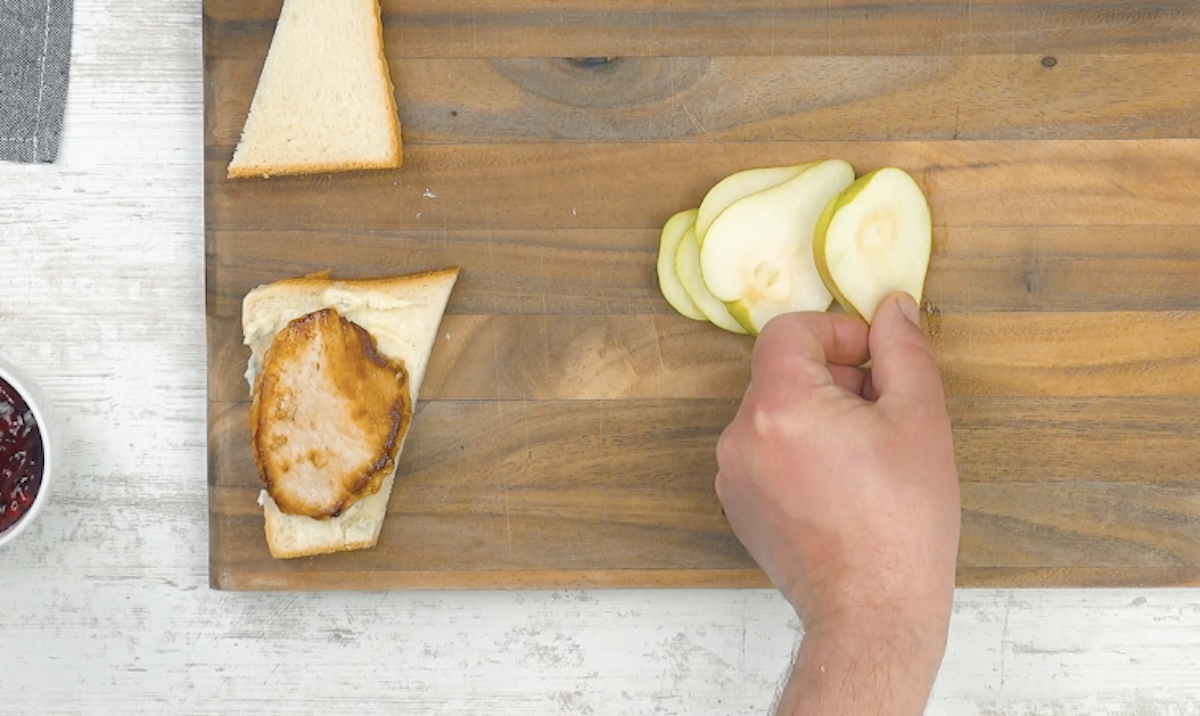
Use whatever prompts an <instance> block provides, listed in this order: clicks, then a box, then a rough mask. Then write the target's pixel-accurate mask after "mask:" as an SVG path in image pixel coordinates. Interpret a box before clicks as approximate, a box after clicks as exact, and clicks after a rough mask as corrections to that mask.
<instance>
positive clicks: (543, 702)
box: [0, 0, 1200, 716]
mask: <svg viewBox="0 0 1200 716" xmlns="http://www.w3.org/2000/svg"><path fill="white" fill-rule="evenodd" d="M199 18H200V3H199V1H198V0H163V1H162V2H160V3H156V4H155V5H154V6H153V8H152V9H146V6H144V5H140V4H137V3H105V2H101V0H77V2H76V22H77V30H76V35H75V48H74V67H73V75H72V84H71V90H70V99H69V102H68V115H67V121H66V136H65V140H64V144H63V151H62V155H61V159H60V162H59V163H58V164H56V165H54V166H24V165H16V164H0V352H3V353H4V354H5V355H7V356H8V357H10V358H11V359H13V360H15V361H17V362H18V363H20V364H21V365H23V366H25V367H26V368H27V369H28V371H29V372H31V373H32V374H34V376H35V377H36V378H37V379H39V380H40V381H41V383H42V384H43V387H44V388H45V390H46V392H47V393H48V394H49V396H50V397H51V399H52V400H53V401H54V402H55V403H56V404H57V406H58V409H59V412H60V414H61V417H62V426H63V431H64V439H65V444H66V451H65V452H66V454H65V466H64V472H63V474H62V476H61V480H60V484H59V487H58V490H57V492H56V494H55V499H54V501H53V503H52V504H51V505H50V508H49V510H48V511H47V512H46V513H45V514H44V516H43V519H42V520H41V522H40V523H39V524H38V525H37V527H36V529H34V530H33V531H32V532H31V533H29V534H28V535H27V536H26V537H25V538H24V539H23V540H21V541H20V542H19V543H18V544H16V545H14V546H13V547H11V548H9V549H6V550H5V551H4V552H0V575H2V576H0V640H2V641H0V650H2V652H3V654H4V655H5V661H4V665H3V668H0V703H2V704H3V706H0V712H3V713H6V714H8V713H12V714H25V713H41V714H111V713H120V714H127V715H129V716H137V715H139V714H146V715H150V714H154V715H155V716H158V715H160V714H243V713H245V714H268V713H318V712H320V713H324V712H340V713H355V714H359V715H361V716H367V715H370V714H396V713H439V714H478V713H482V712H484V711H485V710H486V711H489V712H492V713H500V714H607V713H629V714H675V713H680V714H683V713H686V714H713V715H717V714H722V715H723V714H763V713H766V712H767V710H768V708H769V705H770V703H771V700H772V697H773V694H774V690H775V688H776V685H777V683H778V682H779V679H780V677H781V676H782V675H783V672H784V669H785V668H786V666H787V663H788V659H789V657H790V654H791V651H792V649H793V647H794V645H795V642H796V639H797V631H796V629H797V623H796V620H795V619H794V617H792V616H791V615H790V611H789V609H788V608H787V606H786V605H785V604H784V603H783V602H782V600H781V599H780V598H779V597H778V596H777V595H775V594H774V593H771V592H765V591H750V592H746V591H640V592H635V591H631V592H588V593H567V592H553V593H550V592H528V593H525V592H482V593H455V592H426V593H402V594H297V595H285V594H222V593H216V592H211V591H209V590H208V588H207V576H206V560H207V522H206V505H207V497H206V491H205V490H206V488H205V463H204V461H205V449H204V439H205V428H204V395H205V382H204V381H205V371H204V333H203V332H204V319H203V315H204V300H203V234H202V222H203V218H202V217H203V213H202V196H201V168H200V163H201V149H200V143H201V124H202V80H201V63H200V21H199ZM929 713H930V714H947V715H949V714H954V715H959V714H965V715H971V714H977V715H979V716H983V715H985V714H1056V715H1059V716H1075V715H1076V714H1078V715H1081V716H1082V715H1084V714H1106V715H1107V714H1112V715H1114V716H1116V715H1118V714H1121V715H1125V714H1151V713H1152V714H1167V715H1173V714H1180V715H1182V714H1195V713H1200V590H1163V591H1154V590H1113V591H1088V590H1062V591H1009V590H979V591H965V592H961V593H960V594H959V595H958V600H957V604H956V609H955V616H954V622H953V625H952V637H951V643H950V647H949V653H948V655H947V661H946V665H945V668H944V670H943V673H942V675H941V678H940V679H939V681H938V684H937V688H936V691H935V694H934V698H933V701H932V704H931V706H930V709H929Z"/></svg>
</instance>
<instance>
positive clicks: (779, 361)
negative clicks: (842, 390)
mask: <svg viewBox="0 0 1200 716" xmlns="http://www.w3.org/2000/svg"><path fill="white" fill-rule="evenodd" d="M869 357H870V348H869V331H868V328H867V324H866V323H865V322H864V321H863V320H862V319H860V318H857V317H854V316H847V315H843V314H836V313H785V314H783V315H781V316H776V317H775V318H773V319H771V320H770V321H769V322H767V325H765V326H763V330H762V333H760V334H759V336H758V340H757V341H756V342H755V344H754V356H753V358H752V359H751V363H750V376H751V380H754V379H755V378H760V377H765V376H767V375H770V376H773V377H776V378H779V377H784V378H786V379H790V380H795V381H802V382H805V383H808V384H810V385H829V384H832V383H834V382H835V381H834V379H833V376H832V374H831V373H830V371H829V366H831V365H835V366H860V365H862V364H863V363H866V362H867V359H868V358H869Z"/></svg>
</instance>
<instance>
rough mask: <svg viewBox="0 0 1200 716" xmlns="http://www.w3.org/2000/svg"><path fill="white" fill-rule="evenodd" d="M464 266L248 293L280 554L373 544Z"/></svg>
mask: <svg viewBox="0 0 1200 716" xmlns="http://www.w3.org/2000/svg"><path fill="white" fill-rule="evenodd" d="M457 278H458V269H456V268H451V269H442V270H439V271H430V272H426V273H421V274H414V275H408V276H399V277H394V278H384V279H359V280H333V279H330V278H328V276H327V275H320V274H318V275H313V276H306V277H303V278H295V279H287V280H283V281H279V282H276V283H272V284H268V285H265V286H259V287H258V288H256V289H254V290H252V291H251V292H250V293H248V294H247V295H246V297H245V299H244V300H243V303H242V331H243V336H244V339H245V343H246V345H247V346H249V347H250V352H251V354H250V361H249V366H248V368H247V371H246V378H247V380H248V381H249V383H250V389H251V396H252V403H251V407H250V432H251V448H252V452H253V454H254V461H255V464H256V466H257V468H258V472H259V477H260V478H261V479H262V482H263V488H264V489H263V490H262V492H261V493H260V495H259V504H260V505H262V507H263V512H264V517H265V531H266V538H267V544H268V546H269V547H270V550H271V554H272V556H274V557H276V558H280V559H284V558H291V557H301V556H307V555H316V554H327V553H330V552H339V551H345V550H352V549H362V548H366V547H373V546H374V545H375V544H376V542H377V541H378V539H379V533H380V530H381V529H382V526H383V519H384V514H385V512H386V510H387V502H388V498H389V496H390V494H391V490H392V483H393V481H394V480H395V475H396V462H397V460H398V459H399V455H400V452H401V450H402V449H403V446H404V439H405V437H406V436H407V434H408V428H409V425H410V424H411V421H412V416H413V407H414V406H415V405H416V401H417V394H418V391H419V390H420V387H421V382H422V380H423V378H424V376H425V369H426V367H427V365H428V363H429V355H430V353H431V352H432V350H433V345H434V341H435V340H436V338H437V334H438V326H439V325H440V323H441V319H442V314H443V313H444V312H445V310H446V304H447V302H448V300H449V298H450V292H451V290H452V289H453V288H454V284H455V281H456V280H457Z"/></svg>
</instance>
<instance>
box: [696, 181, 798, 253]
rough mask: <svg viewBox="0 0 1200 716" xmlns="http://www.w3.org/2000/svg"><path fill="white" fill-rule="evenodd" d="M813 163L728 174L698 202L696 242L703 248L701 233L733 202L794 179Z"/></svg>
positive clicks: (702, 235) (702, 234)
mask: <svg viewBox="0 0 1200 716" xmlns="http://www.w3.org/2000/svg"><path fill="white" fill-rule="evenodd" d="M815 164H816V162H809V163H808V164H797V165H795V166H790V167H764V168H762V169H746V170H745V171H740V172H737V173H736V174H730V175H729V176H727V177H725V178H724V179H722V180H721V181H719V182H717V183H716V184H715V185H713V188H712V189H709V190H708V193H707V194H705V195H704V200H703V201H701V202H700V213H699V214H697V216H696V243H698V244H700V245H701V246H704V234H705V233H706V232H707V231H708V227H709V226H711V225H712V223H713V221H715V220H716V218H717V216H718V215H720V213H721V212H722V211H725V210H726V209H728V208H729V207H730V206H731V205H732V204H733V203H734V202H735V201H737V200H739V199H744V198H746V197H748V196H750V195H751V194H757V193H758V192H760V191H764V190H766V189H770V188H771V187H773V186H779V185H780V184H782V183H784V182H785V181H788V180H789V179H795V178H796V177H797V176H799V175H800V172H802V171H804V170H805V169H808V168H809V167H811V166H814V165H815Z"/></svg>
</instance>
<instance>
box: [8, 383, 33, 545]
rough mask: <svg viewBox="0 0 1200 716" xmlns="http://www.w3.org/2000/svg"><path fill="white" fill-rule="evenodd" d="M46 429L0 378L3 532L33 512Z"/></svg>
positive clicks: (14, 390) (14, 391) (19, 397)
mask: <svg viewBox="0 0 1200 716" xmlns="http://www.w3.org/2000/svg"><path fill="white" fill-rule="evenodd" d="M42 460H43V454H42V432H41V430H40V429H39V428H38V424H37V421H36V420H34V419H33V411H31V410H30V409H29V406H28V405H27V404H26V403H25V400H24V399H23V398H22V397H21V396H20V394H18V393H17V391H16V389H14V388H13V387H12V386H11V385H9V384H8V383H6V382H4V381H3V380H0V532H3V531H5V530H7V529H8V528H9V527H12V526H13V525H15V524H16V523H17V521H18V520H20V519H21V517H23V516H24V515H25V513H26V512H28V511H29V507H30V506H31V505H32V504H33V498H35V497H37V493H38V488H40V487H41V486H42Z"/></svg>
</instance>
